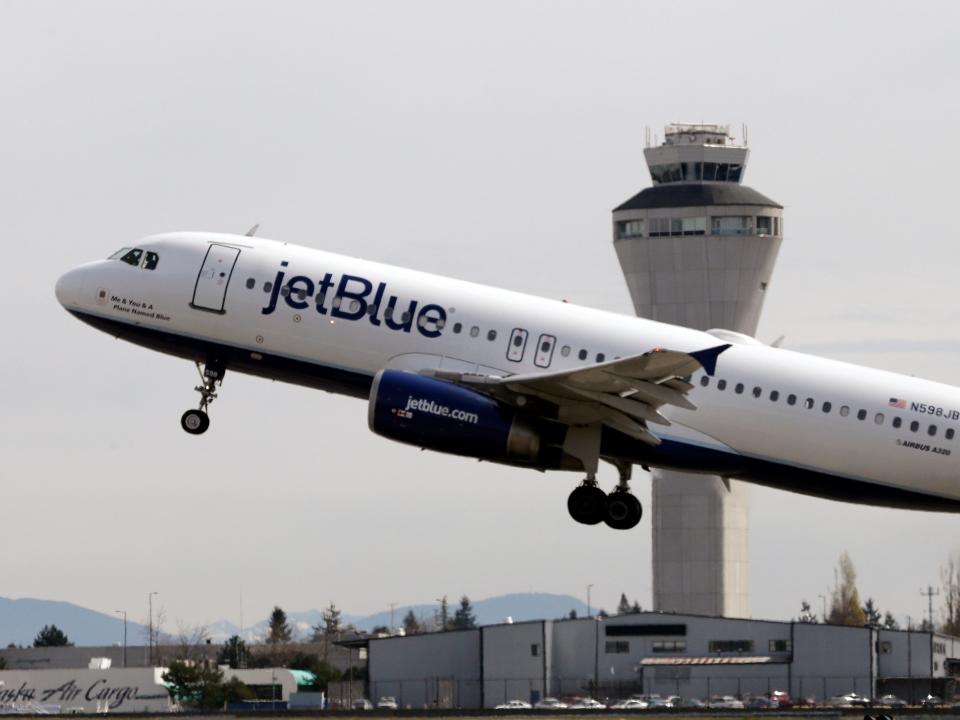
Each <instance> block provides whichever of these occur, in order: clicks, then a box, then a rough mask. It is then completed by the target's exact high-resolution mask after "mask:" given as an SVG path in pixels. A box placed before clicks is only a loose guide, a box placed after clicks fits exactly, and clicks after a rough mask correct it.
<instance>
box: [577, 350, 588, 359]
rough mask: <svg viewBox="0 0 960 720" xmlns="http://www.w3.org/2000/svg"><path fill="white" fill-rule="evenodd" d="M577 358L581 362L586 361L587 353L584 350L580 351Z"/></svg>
mask: <svg viewBox="0 0 960 720" xmlns="http://www.w3.org/2000/svg"><path fill="white" fill-rule="evenodd" d="M577 357H578V358H580V359H581V360H586V359H587V351H586V350H581V351H580V352H579V353H577Z"/></svg>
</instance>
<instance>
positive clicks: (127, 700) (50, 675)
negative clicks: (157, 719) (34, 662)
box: [0, 668, 170, 712]
mask: <svg viewBox="0 0 960 720" xmlns="http://www.w3.org/2000/svg"><path fill="white" fill-rule="evenodd" d="M0 680H2V681H3V685H0V707H2V706H4V705H14V706H16V705H20V704H25V703H37V704H40V705H59V706H60V708H61V710H67V709H76V708H83V710H84V711H85V712H96V711H97V710H100V711H101V712H102V711H103V710H107V709H109V710H119V709H122V710H150V711H165V710H167V709H168V708H169V702H170V694H169V693H168V692H167V690H166V688H165V687H163V686H162V685H157V684H156V683H155V682H153V680H154V673H153V669H152V668H151V669H147V670H145V671H133V672H130V671H126V672H124V671H121V672H119V673H118V672H117V671H116V670H112V671H104V672H95V671H89V672H86V671H74V672H70V671H64V672H56V671H51V670H37V671H24V672H17V671H14V672H0ZM138 680H143V681H146V682H144V683H142V686H141V684H138V683H137V682H136V681H138Z"/></svg>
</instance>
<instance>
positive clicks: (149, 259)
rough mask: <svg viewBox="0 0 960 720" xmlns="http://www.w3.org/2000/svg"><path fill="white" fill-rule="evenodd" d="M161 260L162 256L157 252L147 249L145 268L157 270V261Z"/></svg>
mask: <svg viewBox="0 0 960 720" xmlns="http://www.w3.org/2000/svg"><path fill="white" fill-rule="evenodd" d="M159 262H160V256H159V255H157V254H156V253H155V252H150V251H149V250H148V251H147V255H146V257H145V258H144V259H143V269H144V270H156V269H157V263H159Z"/></svg>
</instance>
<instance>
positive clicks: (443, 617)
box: [436, 595, 450, 630]
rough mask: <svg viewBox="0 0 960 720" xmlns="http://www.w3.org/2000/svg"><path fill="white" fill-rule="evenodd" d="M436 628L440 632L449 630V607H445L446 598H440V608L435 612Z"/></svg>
mask: <svg viewBox="0 0 960 720" xmlns="http://www.w3.org/2000/svg"><path fill="white" fill-rule="evenodd" d="M436 621H437V628H438V629H440V630H449V629H450V607H449V606H448V605H447V596H446V595H444V596H443V597H442V598H440V608H439V609H438V610H437V612H436Z"/></svg>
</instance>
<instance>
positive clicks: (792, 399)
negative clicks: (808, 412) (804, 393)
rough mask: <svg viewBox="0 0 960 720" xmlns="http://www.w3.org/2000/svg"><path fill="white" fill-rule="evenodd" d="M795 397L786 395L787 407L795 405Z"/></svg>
mask: <svg viewBox="0 0 960 720" xmlns="http://www.w3.org/2000/svg"><path fill="white" fill-rule="evenodd" d="M796 404H797V396H796V395H787V405H796Z"/></svg>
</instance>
